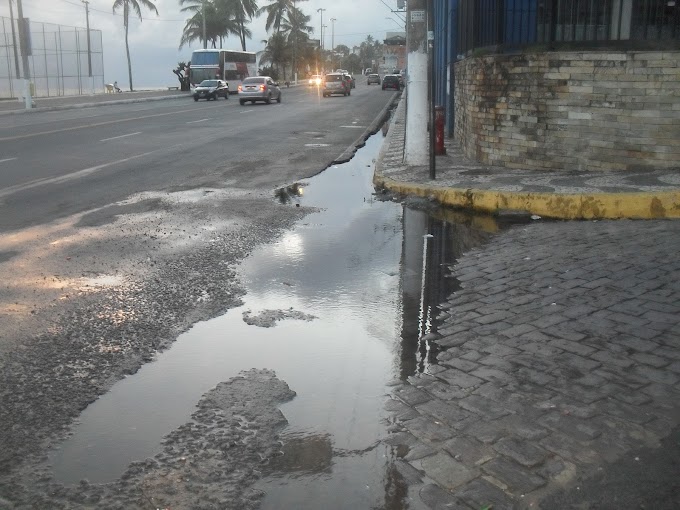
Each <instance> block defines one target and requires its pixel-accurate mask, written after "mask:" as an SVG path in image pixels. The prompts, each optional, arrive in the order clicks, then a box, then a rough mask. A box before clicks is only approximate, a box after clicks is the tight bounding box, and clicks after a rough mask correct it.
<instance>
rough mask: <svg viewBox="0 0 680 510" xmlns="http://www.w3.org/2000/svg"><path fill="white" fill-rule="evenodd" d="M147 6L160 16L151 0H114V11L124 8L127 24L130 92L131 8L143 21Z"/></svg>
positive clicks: (126, 48) (126, 51)
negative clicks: (129, 36) (143, 12)
mask: <svg viewBox="0 0 680 510" xmlns="http://www.w3.org/2000/svg"><path fill="white" fill-rule="evenodd" d="M142 6H143V7H146V8H147V9H149V10H150V11H153V12H155V13H156V16H158V9H157V8H156V6H155V5H154V3H153V2H151V0H115V1H114V2H113V13H114V14H115V13H116V10H117V9H120V8H121V7H122V8H123V25H124V26H125V53H126V55H127V63H128V78H129V79H130V92H132V90H133V88H132V61H131V60H130V45H129V43H128V31H129V29H130V9H132V10H133V11H135V14H136V15H137V17H139V21H142V9H141V7H142Z"/></svg>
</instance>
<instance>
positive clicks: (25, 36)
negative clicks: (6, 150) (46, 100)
mask: <svg viewBox="0 0 680 510" xmlns="http://www.w3.org/2000/svg"><path fill="white" fill-rule="evenodd" d="M17 11H18V12H17V15H18V16H19V44H20V45H21V65H22V66H23V68H24V104H25V105H26V109H27V110H30V109H31V108H32V107H33V98H32V97H31V69H30V68H29V67H28V55H29V54H30V53H31V48H30V40H31V34H30V33H26V32H27V31H28V30H29V26H28V23H27V22H26V20H25V19H24V10H23V8H22V6H21V0H17Z"/></svg>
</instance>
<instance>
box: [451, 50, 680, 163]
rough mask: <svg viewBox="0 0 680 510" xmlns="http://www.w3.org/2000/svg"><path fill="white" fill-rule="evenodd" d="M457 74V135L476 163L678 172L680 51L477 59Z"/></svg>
mask: <svg viewBox="0 0 680 510" xmlns="http://www.w3.org/2000/svg"><path fill="white" fill-rule="evenodd" d="M455 70H456V73H455V76H456V80H455V85H456V87H455V97H456V102H455V104H456V116H455V136H456V138H457V139H458V140H460V143H461V146H462V147H463V150H464V151H465V153H466V154H467V155H468V156H469V157H472V158H475V159H477V160H479V161H481V162H484V163H489V164H494V165H504V166H506V167H512V168H536V169H561V170H593V171H597V170H626V169H638V170H639V169H644V168H678V170H679V172H680V51H667V52H662V51H659V52H617V53H611V52H550V53H547V52H546V53H526V54H521V55H493V56H484V57H469V58H467V59H465V60H462V61H460V62H458V63H457V64H456V68H455Z"/></svg>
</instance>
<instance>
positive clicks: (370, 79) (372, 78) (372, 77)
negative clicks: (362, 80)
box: [366, 74, 380, 85]
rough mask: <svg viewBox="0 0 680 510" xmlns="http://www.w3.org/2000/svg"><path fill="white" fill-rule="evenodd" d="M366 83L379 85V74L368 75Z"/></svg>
mask: <svg viewBox="0 0 680 510" xmlns="http://www.w3.org/2000/svg"><path fill="white" fill-rule="evenodd" d="M366 83H368V84H369V85H370V84H371V83H377V84H378V85H380V75H379V74H369V75H368V78H366Z"/></svg>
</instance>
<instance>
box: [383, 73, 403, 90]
mask: <svg viewBox="0 0 680 510" xmlns="http://www.w3.org/2000/svg"><path fill="white" fill-rule="evenodd" d="M382 89H383V90H387V89H393V90H400V89H401V79H400V77H399V76H397V75H396V74H388V75H387V76H385V77H383V81H382Z"/></svg>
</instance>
